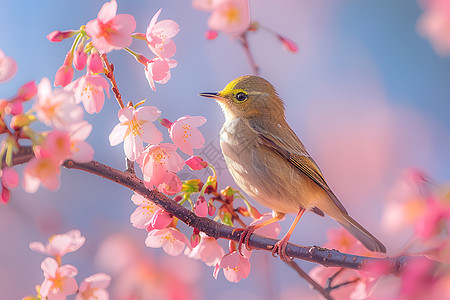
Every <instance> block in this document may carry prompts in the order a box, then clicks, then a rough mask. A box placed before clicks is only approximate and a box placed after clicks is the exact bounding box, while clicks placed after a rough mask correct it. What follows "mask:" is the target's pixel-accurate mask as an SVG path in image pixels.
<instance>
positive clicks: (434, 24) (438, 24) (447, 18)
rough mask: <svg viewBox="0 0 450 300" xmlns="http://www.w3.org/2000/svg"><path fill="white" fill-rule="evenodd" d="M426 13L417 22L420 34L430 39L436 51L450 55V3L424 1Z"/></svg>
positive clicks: (436, 0)
mask: <svg viewBox="0 0 450 300" xmlns="http://www.w3.org/2000/svg"><path fill="white" fill-rule="evenodd" d="M421 3H423V5H424V12H423V14H422V15H421V16H420V18H419V20H418V21H417V27H418V31H419V33H420V34H421V35H422V36H424V37H426V38H428V39H429V40H430V42H431V44H432V46H433V48H434V50H435V51H436V52H437V53H438V54H440V55H442V56H447V55H450V36H449V34H448V32H449V31H450V3H449V2H448V1H447V0H424V1H421Z"/></svg>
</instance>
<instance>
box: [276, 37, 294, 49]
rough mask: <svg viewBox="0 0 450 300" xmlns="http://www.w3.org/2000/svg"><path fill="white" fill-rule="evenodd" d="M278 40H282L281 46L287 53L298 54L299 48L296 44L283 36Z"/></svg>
mask: <svg viewBox="0 0 450 300" xmlns="http://www.w3.org/2000/svg"><path fill="white" fill-rule="evenodd" d="M278 38H279V39H280V41H281V44H282V45H283V47H284V49H286V50H287V51H289V52H292V53H297V52H298V46H297V44H296V43H294V42H293V41H291V40H290V39H287V38H285V37H283V36H281V35H279V36H278Z"/></svg>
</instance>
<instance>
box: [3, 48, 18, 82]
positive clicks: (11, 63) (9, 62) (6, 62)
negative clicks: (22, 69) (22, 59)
mask: <svg viewBox="0 0 450 300" xmlns="http://www.w3.org/2000/svg"><path fill="white" fill-rule="evenodd" d="M16 72H17V63H16V61H15V60H14V58H12V57H9V56H6V55H5V53H3V51H2V50H1V49H0V82H5V81H8V80H9V79H11V78H12V77H13V76H14V75H15V74H16Z"/></svg>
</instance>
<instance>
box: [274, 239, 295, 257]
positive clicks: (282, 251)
mask: <svg viewBox="0 0 450 300" xmlns="http://www.w3.org/2000/svg"><path fill="white" fill-rule="evenodd" d="M287 244H288V239H284V238H282V239H281V240H279V241H278V242H277V243H276V244H275V246H274V247H273V249H272V256H273V257H276V255H277V254H278V255H279V256H280V259H282V260H284V261H288V262H289V261H292V260H293V258H292V257H290V256H289V255H287V254H286V248H287Z"/></svg>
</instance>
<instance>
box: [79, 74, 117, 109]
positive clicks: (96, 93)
mask: <svg viewBox="0 0 450 300" xmlns="http://www.w3.org/2000/svg"><path fill="white" fill-rule="evenodd" d="M104 90H105V91H106V94H107V95H108V98H109V84H108V81H106V79H105V78H103V77H102V76H101V75H99V74H91V73H87V74H86V75H84V76H82V77H81V78H80V79H78V80H77V82H76V83H75V85H74V95H75V100H76V103H80V102H83V106H84V109H85V110H86V112H87V113H88V114H93V113H99V112H100V111H101V110H102V108H103V103H104V102H105V94H104V92H103V91H104Z"/></svg>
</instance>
